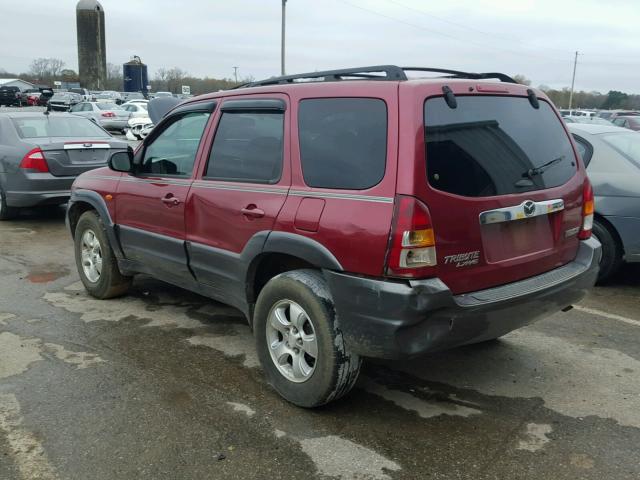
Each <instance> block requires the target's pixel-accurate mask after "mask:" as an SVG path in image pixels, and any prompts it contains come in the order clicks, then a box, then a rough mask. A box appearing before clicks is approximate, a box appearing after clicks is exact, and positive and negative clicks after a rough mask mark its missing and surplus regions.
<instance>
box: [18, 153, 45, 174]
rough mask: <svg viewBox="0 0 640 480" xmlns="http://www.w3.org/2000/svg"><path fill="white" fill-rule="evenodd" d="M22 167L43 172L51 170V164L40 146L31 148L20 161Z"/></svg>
mask: <svg viewBox="0 0 640 480" xmlns="http://www.w3.org/2000/svg"><path fill="white" fill-rule="evenodd" d="M20 168H25V169H29V170H37V171H38V172H42V173H47V172H48V171H49V165H47V161H46V160H45V158H44V154H43V153H42V150H40V148H38V147H36V148H34V149H33V150H30V151H29V153H27V154H26V155H25V156H24V158H23V159H22V161H21V162H20Z"/></svg>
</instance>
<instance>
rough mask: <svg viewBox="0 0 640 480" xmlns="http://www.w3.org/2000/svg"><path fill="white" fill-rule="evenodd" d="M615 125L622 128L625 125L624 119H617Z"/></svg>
mask: <svg viewBox="0 0 640 480" xmlns="http://www.w3.org/2000/svg"><path fill="white" fill-rule="evenodd" d="M613 123H614V125H617V126H619V127H622V126H623V125H624V118H616V119H615V120H614V121H613Z"/></svg>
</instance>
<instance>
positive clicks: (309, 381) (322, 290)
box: [254, 270, 362, 408]
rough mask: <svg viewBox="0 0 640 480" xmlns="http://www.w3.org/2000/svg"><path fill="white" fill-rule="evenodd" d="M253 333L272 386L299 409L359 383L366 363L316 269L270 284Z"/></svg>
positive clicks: (330, 398)
mask: <svg viewBox="0 0 640 480" xmlns="http://www.w3.org/2000/svg"><path fill="white" fill-rule="evenodd" d="M296 327H298V328H296ZM254 335H255V338H256V347H257V351H258V357H259V358H260V362H261V364H262V367H263V369H264V371H265V374H266V377H267V380H268V382H269V383H270V384H271V385H272V386H273V388H275V390H276V391H277V392H278V393H279V394H280V395H281V396H282V397H283V398H285V399H286V400H287V401H289V402H291V403H293V404H295V405H298V406H300V407H305V408H311V407H317V406H320V405H324V404H326V403H329V402H331V401H333V400H337V399H338V398H340V397H342V396H344V395H346V394H347V393H348V392H349V391H350V390H351V388H353V385H354V384H355V382H356V380H357V379H358V374H359V373H360V366H361V363H362V361H361V359H360V357H359V356H358V355H356V354H355V353H353V352H351V351H350V350H349V348H348V346H347V345H346V344H345V341H344V338H343V336H342V332H341V331H340V328H339V326H338V319H337V316H336V313H335V308H334V305H333V300H332V298H331V294H330V292H329V288H328V286H327V283H326V281H325V279H324V277H323V276H322V274H321V273H320V272H318V271H316V270H293V271H290V272H285V273H282V274H280V275H278V276H276V277H274V278H272V279H271V280H269V282H268V283H267V284H266V285H265V287H264V288H263V289H262V291H261V292H260V295H259V296H258V301H257V303H256V309H255V314H254ZM313 344H315V345H313ZM296 352H298V353H296ZM314 355H315V357H314ZM294 365H297V366H298V367H297V368H295V367H294Z"/></svg>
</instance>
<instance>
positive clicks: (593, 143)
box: [569, 123, 640, 281]
mask: <svg viewBox="0 0 640 480" xmlns="http://www.w3.org/2000/svg"><path fill="white" fill-rule="evenodd" d="M569 130H570V131H571V132H572V133H573V136H574V138H575V140H576V144H577V146H578V150H579V151H580V154H581V155H582V158H583V160H584V163H585V165H587V173H588V175H589V178H590V180H591V184H592V186H593V191H594V193H595V197H596V202H595V203H596V215H595V219H594V223H593V235H594V236H596V237H597V238H598V240H600V243H602V261H601V263H600V275H599V280H600V281H603V280H606V279H607V278H609V277H611V275H613V274H614V273H615V272H616V271H617V270H618V268H619V267H620V265H621V264H622V263H623V262H624V261H627V262H640V133H636V132H632V131H629V130H627V129H624V128H620V127H616V126H604V125H584V124H578V123H571V124H569Z"/></svg>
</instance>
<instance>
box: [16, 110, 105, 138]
mask: <svg viewBox="0 0 640 480" xmlns="http://www.w3.org/2000/svg"><path fill="white" fill-rule="evenodd" d="M11 120H12V121H13V124H14V125H15V127H16V131H17V132H18V135H19V136H20V138H43V137H89V138H96V137H107V138H109V137H110V135H109V134H108V133H107V132H105V131H104V130H102V129H101V128H100V127H98V126H97V125H96V124H95V123H93V122H92V121H91V120H89V119H87V118H84V117H76V116H69V117H67V116H64V117H62V116H60V117H58V116H55V115H47V116H46V115H41V116H39V117H26V118H12V119H11Z"/></svg>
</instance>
